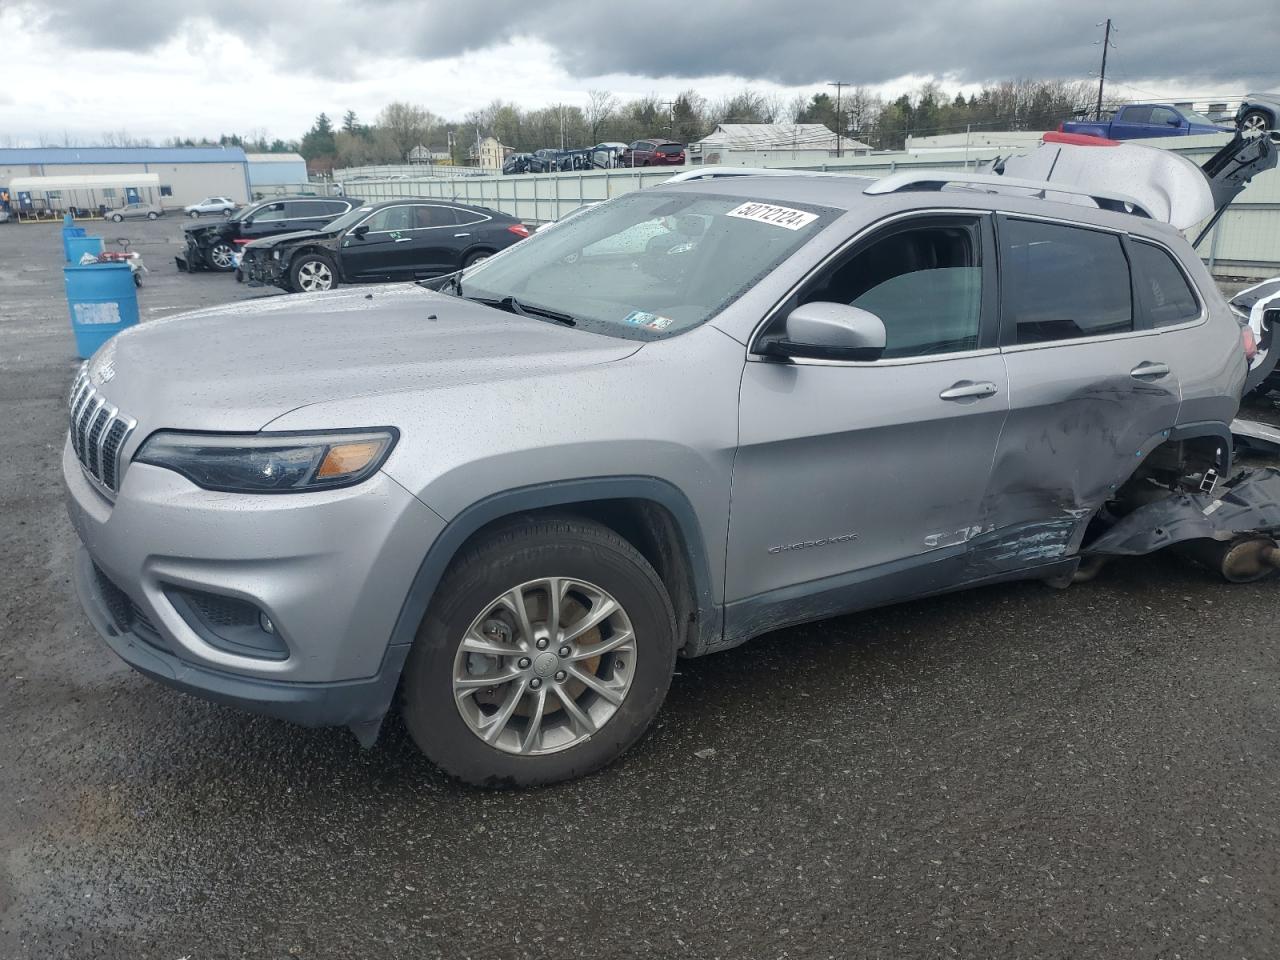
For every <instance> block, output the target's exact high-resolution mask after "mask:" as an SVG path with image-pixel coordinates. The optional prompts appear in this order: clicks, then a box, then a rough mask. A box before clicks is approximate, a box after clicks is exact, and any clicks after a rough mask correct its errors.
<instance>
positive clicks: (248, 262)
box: [240, 250, 285, 287]
mask: <svg viewBox="0 0 1280 960" xmlns="http://www.w3.org/2000/svg"><path fill="white" fill-rule="evenodd" d="M240 272H241V273H242V274H243V275H244V280H245V282H246V283H248V284H249V285H250V286H259V285H262V284H265V285H267V286H275V287H283V286H285V274H284V267H283V266H282V262H281V261H280V260H276V259H274V258H273V257H271V256H270V255H269V254H267V253H266V252H265V251H257V250H252V251H251V250H244V251H242V254H241V260H240Z"/></svg>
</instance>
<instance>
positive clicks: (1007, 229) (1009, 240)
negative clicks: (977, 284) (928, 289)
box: [1000, 220, 1133, 343]
mask: <svg viewBox="0 0 1280 960" xmlns="http://www.w3.org/2000/svg"><path fill="white" fill-rule="evenodd" d="M1000 236H1001V241H1002V243H1003V244H1004V264H1003V268H1004V269H1003V272H1002V274H1001V290H1002V291H1003V298H1004V312H1005V315H1006V316H1012V318H1013V320H1014V322H1015V323H1016V325H1017V338H1016V341H1015V342H1017V343H1043V342H1045V341H1051V340H1071V339H1074V338H1076V337H1096V336H1100V335H1103V334H1111V333H1122V332H1124V331H1126V330H1132V329H1133V297H1132V294H1131V291H1130V288H1129V264H1128V261H1127V260H1125V257H1124V248H1123V246H1122V245H1121V243H1120V238H1119V237H1118V236H1116V235H1115V234H1111V233H1102V232H1100V231H1097V230H1085V229H1082V228H1079V227H1067V226H1062V225H1061V224H1056V223H1039V222H1037V221H1033V220H1006V221H1005V222H1004V224H1003V225H1002V226H1001V230H1000Z"/></svg>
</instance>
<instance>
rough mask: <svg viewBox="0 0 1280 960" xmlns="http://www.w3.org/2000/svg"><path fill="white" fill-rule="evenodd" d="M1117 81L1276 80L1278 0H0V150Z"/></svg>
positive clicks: (1165, 90) (1262, 85)
mask: <svg viewBox="0 0 1280 960" xmlns="http://www.w3.org/2000/svg"><path fill="white" fill-rule="evenodd" d="M1107 16H1112V17H1113V18H1115V20H1116V23H1117V26H1118V32H1117V34H1116V36H1115V43H1116V47H1115V49H1113V50H1112V51H1111V52H1110V57H1109V61H1108V77H1109V79H1114V81H1115V83H1116V86H1115V87H1113V88H1112V89H1113V91H1114V92H1115V93H1116V94H1119V95H1131V96H1133V97H1153V96H1166V97H1169V96H1178V97H1182V98H1195V99H1208V98H1210V97H1213V98H1230V97H1232V96H1240V95H1241V94H1243V93H1244V92H1246V91H1247V90H1266V89H1270V90H1276V89H1280V58H1278V57H1277V55H1276V53H1275V51H1276V50H1278V49H1280V3H1277V2H1276V0H1251V2H1249V3H1243V2H1238V0H1221V2H1215V3H1206V2H1203V0H1164V2H1151V0H1127V2H1125V3H1116V2H1114V0H1113V2H1111V3H1104V2H1101V0H1075V2H1062V0H1047V2H1046V0H1021V2H1018V0H969V2H964V3H961V2H957V0H912V2H910V3H896V4H895V3H885V2H878V3H874V4H872V3H866V2H858V0H785V2H784V0H696V2H689V0H621V2H619V0H514V2H512V0H480V2H477V3H467V2H464V0H447V2H440V0H358V2H357V0H347V2H341V0H217V2H208V0H44V2H26V0H0V37H2V38H3V41H0V42H2V44H3V46H2V49H3V54H2V55H0V146H24V145H34V144H36V143H39V142H40V141H41V140H46V141H49V142H61V141H62V140H63V138H64V136H69V137H70V138H72V139H75V140H77V141H79V142H82V143H85V142H92V141H94V140H96V139H98V138H99V137H100V136H101V134H102V133H103V132H104V131H120V130H126V131H128V132H129V133H130V134H131V135H133V136H135V137H151V138H153V139H155V140H157V141H160V140H163V139H164V138H166V137H168V136H172V135H175V134H176V135H183V136H192V135H200V134H212V135H216V134H217V133H219V132H228V133H230V132H238V133H245V134H247V133H250V132H257V131H262V130H265V131H267V132H268V133H269V134H270V135H271V136H272V137H281V138H284V139H291V138H295V137H297V136H299V135H300V134H301V133H302V132H303V131H304V130H305V129H306V128H307V127H308V126H309V125H310V123H311V121H312V119H313V118H314V117H315V115H316V114H317V113H319V112H320V111H322V110H323V111H326V112H327V113H329V114H330V116H335V117H336V116H340V115H341V114H342V113H343V111H345V110H347V109H354V110H355V111H356V112H357V113H358V114H360V115H361V117H362V118H363V119H366V120H368V119H372V117H373V116H374V115H375V114H376V113H377V111H378V110H379V109H380V108H381V107H382V106H383V105H384V104H386V103H387V102H389V101H391V100H408V101H411V102H415V103H420V104H422V105H423V106H425V107H427V108H429V109H430V110H432V111H434V112H435V113H437V114H440V115H442V116H444V117H446V118H449V119H461V118H462V116H463V115H464V114H465V113H466V112H467V111H469V110H471V109H474V108H476V107H479V106H482V105H484V104H485V103H488V102H489V101H491V100H494V99H499V98H500V99H503V100H509V101H515V102H517V103H520V104H522V105H524V106H529V107H534V106H542V105H545V104H547V103H553V102H566V103H583V102H584V101H585V99H586V91H587V90H589V89H608V90H612V91H613V92H615V93H617V94H618V95H620V96H621V97H623V98H624V99H625V98H627V97H630V96H638V95H642V94H646V93H657V94H660V95H667V94H671V93H674V92H675V91H677V90H680V89H682V88H685V87H688V86H696V87H698V89H700V90H701V91H702V92H703V93H704V95H706V96H708V97H713V98H714V97H716V96H719V95H722V94H724V93H728V92H732V91H734V90H736V89H739V88H741V87H742V86H743V85H744V84H748V83H749V84H750V85H752V86H754V87H756V88H757V89H761V90H764V91H768V92H779V93H783V94H785V95H787V96H790V95H791V94H792V93H795V92H801V91H804V92H811V91H813V90H816V89H818V88H819V87H821V85H822V84H823V83H825V82H826V81H828V80H844V81H848V82H851V83H855V84H865V85H867V86H868V87H872V88H874V89H876V90H878V91H880V92H883V93H889V94H896V93H898V92H901V91H902V90H904V89H910V88H913V87H915V86H916V85H917V84H918V83H919V82H920V81H921V80H922V79H924V78H927V77H932V78H936V79H937V80H939V81H940V82H941V83H942V84H943V86H944V88H946V89H947V90H953V89H965V90H970V89H972V88H973V87H974V86H976V85H978V84H981V83H983V82H986V81H998V80H1002V79H1010V78H1014V77H1044V78H1048V77H1059V78H1067V79H1088V78H1091V77H1092V78H1096V76H1097V66H1098V59H1099V54H1100V47H1099V46H1098V45H1097V44H1096V43H1095V41H1097V40H1098V39H1099V36H1100V34H1101V31H1100V30H1099V29H1098V28H1096V27H1095V24H1096V23H1098V22H1099V21H1101V20H1102V19H1104V18H1105V17H1107Z"/></svg>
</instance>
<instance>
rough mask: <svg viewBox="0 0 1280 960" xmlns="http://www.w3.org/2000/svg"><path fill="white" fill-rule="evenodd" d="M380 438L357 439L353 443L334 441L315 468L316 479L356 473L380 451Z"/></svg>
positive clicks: (328, 478)
mask: <svg viewBox="0 0 1280 960" xmlns="http://www.w3.org/2000/svg"><path fill="white" fill-rule="evenodd" d="M382 447H383V441H381V440H357V441H355V442H354V443H335V444H334V445H333V446H331V447H330V448H329V452H328V453H326V454H325V455H324V459H323V460H321V461H320V468H319V469H318V470H316V479H317V480H332V479H335V478H337V477H344V476H346V475H347V474H349V473H358V472H359V471H361V470H363V469H364V468H365V467H367V466H368V465H369V463H370V462H371V461H372V460H374V459H376V458H377V456H378V454H379V453H381V452H382Z"/></svg>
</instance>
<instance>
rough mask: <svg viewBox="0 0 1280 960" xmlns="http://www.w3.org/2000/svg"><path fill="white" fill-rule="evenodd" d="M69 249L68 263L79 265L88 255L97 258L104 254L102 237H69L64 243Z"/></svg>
mask: <svg viewBox="0 0 1280 960" xmlns="http://www.w3.org/2000/svg"><path fill="white" fill-rule="evenodd" d="M62 245H63V246H64V247H66V248H67V263H71V264H78V263H79V262H80V258H81V257H83V256H84V255H85V254H86V253H91V254H93V255H94V256H95V257H96V256H97V255H98V254H100V253H101V252H102V238H101V237H67V238H65V239H64V240H63V241H62Z"/></svg>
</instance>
